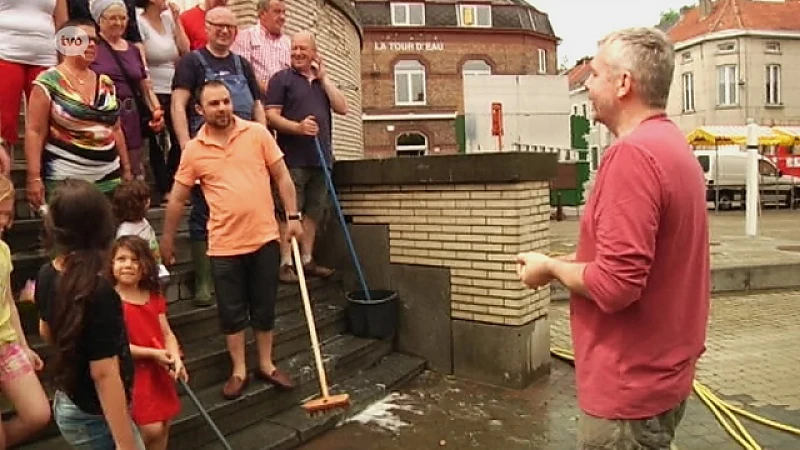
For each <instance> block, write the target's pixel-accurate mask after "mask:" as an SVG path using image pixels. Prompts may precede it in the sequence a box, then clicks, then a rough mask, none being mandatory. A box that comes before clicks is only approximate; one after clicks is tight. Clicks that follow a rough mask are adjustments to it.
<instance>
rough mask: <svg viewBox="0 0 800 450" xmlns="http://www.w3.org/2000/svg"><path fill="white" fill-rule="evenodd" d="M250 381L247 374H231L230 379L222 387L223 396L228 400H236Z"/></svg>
mask: <svg viewBox="0 0 800 450" xmlns="http://www.w3.org/2000/svg"><path fill="white" fill-rule="evenodd" d="M249 381H250V380H249V379H248V378H247V377H246V376H245V377H244V378H241V377H240V376H238V375H231V377H230V378H228V381H226V382H225V386H223V387H222V396H223V397H225V399H226V400H235V399H237V398H239V397H241V396H242V393H243V392H244V389H245V388H246V387H247V383H248V382H249Z"/></svg>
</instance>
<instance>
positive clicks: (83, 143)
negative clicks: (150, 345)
mask: <svg viewBox="0 0 800 450" xmlns="http://www.w3.org/2000/svg"><path fill="white" fill-rule="evenodd" d="M67 26H73V27H78V28H80V29H81V30H82V31H83V33H85V34H86V36H85V37H86V38H88V43H89V45H88V47H87V48H86V50H85V51H84V53H83V54H82V55H67V54H64V58H63V62H62V63H61V64H59V65H58V66H56V67H54V68H52V69H49V70H47V71H46V72H44V73H42V74H41V75H39V76H38V77H37V78H36V81H35V82H34V86H35V87H34V89H33V92H32V93H31V97H30V100H29V103H28V116H27V118H26V121H25V122H26V127H25V128H26V129H25V159H26V162H27V172H28V174H27V187H26V188H27V194H28V201H30V203H31V206H32V207H33V208H34V209H38V208H39V207H40V206H41V205H42V204H44V194H45V188H46V189H47V191H48V192H52V191H53V188H54V187H55V185H56V184H57V183H58V182H60V181H63V180H66V179H69V178H74V179H82V180H86V181H91V182H93V183H95V186H97V188H98V189H100V191H102V192H104V193H107V194H110V193H111V192H112V191H113V190H114V189H115V188H116V187H117V185H118V184H119V183H120V178H125V179H131V178H132V176H131V167H130V163H129V159H128V151H127V148H126V145H125V137H124V136H123V134H122V130H121V128H120V125H119V112H120V111H119V109H120V105H119V102H118V100H117V96H116V91H115V89H114V82H113V81H111V79H110V78H109V77H107V76H106V75H98V74H96V73H95V72H93V71H92V70H91V69H90V68H89V66H90V64H91V63H92V61H93V60H94V57H95V54H96V46H97V35H96V32H95V27H94V24H93V23H92V22H89V21H86V20H81V19H78V20H74V21H73V20H70V21H68V22H67V23H65V24H64V27H67ZM62 29H63V28H62ZM81 34H82V33H81Z"/></svg>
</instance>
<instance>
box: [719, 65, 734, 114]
mask: <svg viewBox="0 0 800 450" xmlns="http://www.w3.org/2000/svg"><path fill="white" fill-rule="evenodd" d="M717 80H718V83H717V84H718V86H719V89H718V90H717V105H719V106H733V105H738V104H739V70H738V68H737V67H736V65H733V64H732V65H727V66H718V67H717Z"/></svg>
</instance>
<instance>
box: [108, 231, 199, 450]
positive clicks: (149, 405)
mask: <svg viewBox="0 0 800 450" xmlns="http://www.w3.org/2000/svg"><path fill="white" fill-rule="evenodd" d="M109 269H110V270H109V271H110V278H111V279H112V280H114V283H115V288H116V290H117V293H119V295H120V296H121V297H122V304H123V308H124V310H125V324H126V326H127V329H128V336H129V338H130V344H131V354H132V355H133V358H134V360H135V362H136V370H135V376H134V378H133V380H134V381H133V421H134V422H136V425H138V426H139V430H140V431H141V432H142V437H143V439H144V443H145V446H146V447H147V450H166V448H167V440H168V438H169V427H170V421H171V420H172V419H173V418H174V417H175V416H176V415H178V413H179V412H180V409H181V403H180V400H179V399H178V393H177V391H176V389H175V381H174V379H177V378H178V377H180V378H183V380H184V381H188V379H189V377H188V375H187V373H186V367H185V366H184V365H183V362H182V361H181V357H180V348H179V346H178V340H177V339H176V338H175V334H174V333H173V332H172V328H170V326H169V322H168V321H167V301H166V299H165V298H164V296H163V295H161V292H160V288H159V283H158V268H157V267H156V261H155V258H153V253H152V252H151V251H150V248H149V246H148V243H147V242H146V241H145V240H144V239H142V238H140V237H138V236H123V237H121V238H119V239H117V242H116V243H115V244H114V246H113V247H112V249H111V265H110V268H109Z"/></svg>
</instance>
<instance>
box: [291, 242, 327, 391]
mask: <svg viewBox="0 0 800 450" xmlns="http://www.w3.org/2000/svg"><path fill="white" fill-rule="evenodd" d="M292 254H294V267H295V269H296V270H297V277H298V278H299V279H300V296H301V297H303V308H305V310H306V321H307V322H308V334H309V335H310V336H311V346H312V348H313V349H314V358H315V359H316V360H317V374H318V375H319V388H320V390H321V391H322V397H323V398H327V397H329V395H328V378H327V377H326V376H325V367H324V366H323V365H322V352H320V350H319V338H318V337H317V326H316V324H315V322H314V312H313V311H312V309H311V300H309V297H308V286H306V275H305V273H303V259H302V257H301V256H300V247H299V246H298V245H297V239H295V238H294V237H292Z"/></svg>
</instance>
